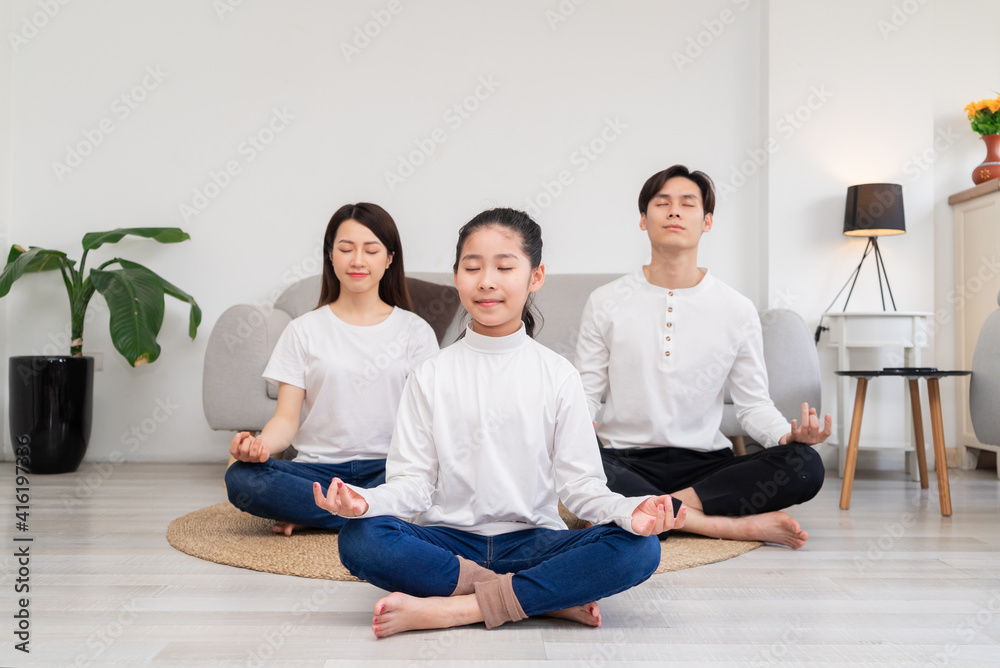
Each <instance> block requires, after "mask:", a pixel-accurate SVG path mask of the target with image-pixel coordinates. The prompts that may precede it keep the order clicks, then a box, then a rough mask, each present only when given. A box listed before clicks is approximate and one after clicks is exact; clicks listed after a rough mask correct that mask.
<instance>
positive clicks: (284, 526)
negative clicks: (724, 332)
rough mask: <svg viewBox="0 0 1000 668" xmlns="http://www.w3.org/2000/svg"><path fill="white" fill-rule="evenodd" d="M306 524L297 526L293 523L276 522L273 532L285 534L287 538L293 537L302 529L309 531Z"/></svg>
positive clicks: (272, 528)
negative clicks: (293, 533) (294, 533)
mask: <svg viewBox="0 0 1000 668" xmlns="http://www.w3.org/2000/svg"><path fill="white" fill-rule="evenodd" d="M308 528H309V527H307V526H306V525H305V524H295V523H293V522H275V523H274V526H273V527H271V531H273V532H274V533H283V534H285V535H286V536H291V535H292V532H293V531H299V530H300V529H308Z"/></svg>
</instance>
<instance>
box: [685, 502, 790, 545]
mask: <svg viewBox="0 0 1000 668" xmlns="http://www.w3.org/2000/svg"><path fill="white" fill-rule="evenodd" d="M684 531H687V532H689V533H696V534H700V535H702V536H709V537H711V538H729V539H730V540H760V541H764V542H765V543H777V544H778V545H787V546H788V547H791V548H793V549H798V548H800V547H802V546H803V545H805V544H806V541H807V540H809V534H808V533H806V532H805V531H803V530H802V527H801V526H799V523H798V521H796V520H795V518H794V517H792V516H791V515H789V514H788V513H784V512H782V511H780V510H776V511H774V512H771V513H761V514H760V515H747V516H746V517H723V516H720V515H705V514H704V513H703V512H702V511H700V510H695V509H694V508H689V509H688V517H687V521H686V522H685V524H684Z"/></svg>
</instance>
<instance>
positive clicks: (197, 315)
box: [118, 259, 201, 339]
mask: <svg viewBox="0 0 1000 668" xmlns="http://www.w3.org/2000/svg"><path fill="white" fill-rule="evenodd" d="M118 263H119V264H120V265H121V266H123V267H125V268H137V269H145V270H146V271H148V272H149V273H151V274H153V275H154V276H156V278H158V279H159V280H160V283H161V284H163V291H164V292H165V293H167V294H168V295H170V296H171V297H173V298H174V299H179V300H181V301H182V302H187V303H188V304H190V305H191V315H190V316H189V317H188V336H190V337H191V338H192V339H193V338H194V337H195V335H196V334H197V333H198V325H200V324H201V307H200V306H198V304H197V303H196V302H195V300H194V297H192V296H191V295H189V294H188V293H186V292H184V291H183V290H181V289H180V288H178V287H177V286H176V285H174V284H173V283H171V282H170V281H168V280H166V279H165V278H163V277H162V276H160V275H159V274H155V273H153V272H152V271H151V270H149V269H146V267H143V266H142V265H140V264H136V263H135V262H129V261H128V260H122V259H118Z"/></svg>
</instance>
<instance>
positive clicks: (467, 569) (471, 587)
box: [451, 555, 500, 596]
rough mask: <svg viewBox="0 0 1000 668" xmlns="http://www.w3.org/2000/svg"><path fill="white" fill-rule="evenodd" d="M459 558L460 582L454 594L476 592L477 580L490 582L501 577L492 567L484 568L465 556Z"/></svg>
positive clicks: (461, 594)
mask: <svg viewBox="0 0 1000 668" xmlns="http://www.w3.org/2000/svg"><path fill="white" fill-rule="evenodd" d="M456 556H457V555H456ZM457 559H458V584H457V585H455V591H453V592H451V595H452V596H464V595H466V594H474V593H476V588H475V585H476V583H477V582H489V581H490V580H496V579H497V578H499V577H500V576H499V575H497V574H496V573H494V572H493V571H491V570H490V569H488V568H484V567H482V566H480V565H479V564H477V563H476V562H474V561H470V560H469V559H466V558H465V557H457Z"/></svg>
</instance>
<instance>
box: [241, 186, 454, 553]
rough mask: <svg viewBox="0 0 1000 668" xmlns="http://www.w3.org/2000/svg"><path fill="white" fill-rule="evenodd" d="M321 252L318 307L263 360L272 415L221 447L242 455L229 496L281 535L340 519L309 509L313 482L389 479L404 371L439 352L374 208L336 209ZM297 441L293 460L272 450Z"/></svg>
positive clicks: (389, 224) (393, 234) (391, 233)
mask: <svg viewBox="0 0 1000 668" xmlns="http://www.w3.org/2000/svg"><path fill="white" fill-rule="evenodd" d="M323 254H324V257H325V261H324V265H323V285H322V290H321V292H320V299H319V305H318V306H317V307H316V309H315V310H313V311H310V312H309V313H306V314H305V315H303V316H301V317H298V318H296V319H295V320H293V321H292V322H291V323H290V324H289V325H288V327H286V328H285V331H284V332H282V334H281V337H280V338H279V339H278V343H277V345H276V346H275V348H274V352H273V353H272V354H271V359H270V361H269V362H268V364H267V368H266V369H264V377H265V378H266V379H268V380H269V381H270V382H272V383H275V384H277V386H278V406H277V409H276V410H275V412H274V417H273V418H271V420H270V421H268V423H267V425H265V426H264V429H263V431H261V433H260V435H259V436H257V437H256V438H254V437H253V436H252V435H251V434H249V433H247V432H240V433H238V434H236V436H235V437H234V438H233V442H232V444H231V446H230V448H229V451H230V453H231V454H232V455H233V457H235V458H236V459H237V460H238V461H236V462H235V463H233V465H232V466H230V467H229V470H228V471H227V472H226V487H227V490H228V492H229V500H230V501H231V502H232V503H233V505H235V506H236V507H238V508H240V509H241V510H245V511H246V512H248V513H253V514H254V515H258V516H260V517H266V518H269V519H274V520H277V523H276V524H275V525H274V530H275V531H276V532H279V533H284V534H285V535H291V533H292V531H293V530H295V529H297V528H302V527H316V528H326V529H339V528H340V527H341V526H343V524H344V522H345V521H346V520H344V519H343V518H340V517H336V516H333V515H331V514H330V513H328V512H325V511H323V510H321V509H319V508H317V507H316V504H315V503H313V497H312V494H311V489H312V481H313V480H316V479H317V478H318V479H320V480H329V479H330V478H332V477H336V478H338V479H342V480H347V481H348V482H350V483H352V484H354V485H357V486H358V487H362V488H364V487H374V486H376V485H380V484H382V483H383V482H385V456H386V453H387V452H388V451H389V441H390V439H391V436H392V429H393V424H394V422H395V416H396V408H397V407H398V405H399V398H400V395H401V394H402V392H403V385H404V383H405V381H406V377H407V376H408V375H409V374H410V371H411V370H412V369H413V367H414V366H415V365H416V364H417V363H418V362H422V361H423V360H425V359H427V358H429V357H431V356H432V355H434V354H436V353H437V351H438V346H437V338H436V337H435V336H434V330H433V329H431V326H430V325H429V324H427V322H425V321H424V320H423V319H422V318H420V317H419V316H417V315H416V314H414V313H412V312H411V308H412V307H411V304H410V295H409V293H408V292H407V289H406V280H405V276H404V273H403V249H402V248H401V247H400V243H399V231H398V230H397V229H396V224H395V222H393V220H392V217H391V216H390V215H389V214H388V213H387V212H386V211H385V210H384V209H383V208H382V207H380V206H377V205H375V204H368V203H364V202H362V203H359V204H347V205H344V206H342V207H341V208H340V209H338V210H337V212H336V213H334V214H333V217H332V218H331V219H330V224H329V225H328V226H327V228H326V236H325V238H324V240H323ZM303 407H304V408H305V411H306V417H305V420H304V421H302V424H301V426H299V422H300V417H301V414H302V409H303ZM293 440H294V443H295V449H296V450H297V451H298V456H297V457H296V458H295V460H294V461H285V460H281V459H275V458H274V457H273V456H274V455H277V454H278V453H280V452H281V451H283V450H284V449H285V448H287V447H288V446H289V445H290V444H291V443H292V442H293Z"/></svg>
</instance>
